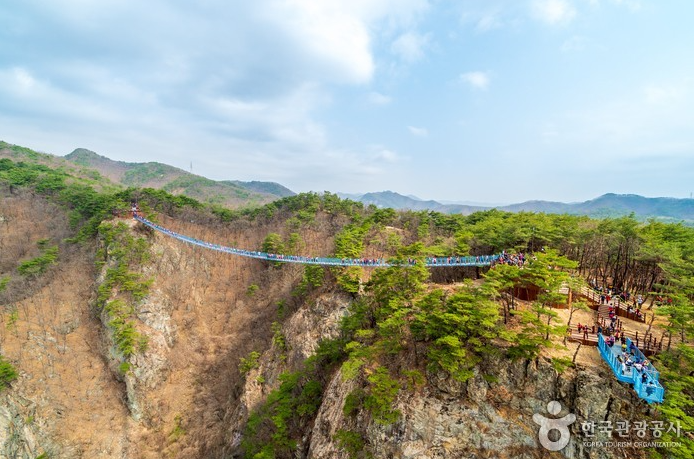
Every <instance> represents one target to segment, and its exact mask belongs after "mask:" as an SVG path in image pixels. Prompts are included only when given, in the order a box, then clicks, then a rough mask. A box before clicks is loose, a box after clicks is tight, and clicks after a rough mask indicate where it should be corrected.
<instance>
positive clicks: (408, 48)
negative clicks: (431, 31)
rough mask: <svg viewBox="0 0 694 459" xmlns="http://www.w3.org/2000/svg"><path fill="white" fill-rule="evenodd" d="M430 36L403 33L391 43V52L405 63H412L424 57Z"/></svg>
mask: <svg viewBox="0 0 694 459" xmlns="http://www.w3.org/2000/svg"><path fill="white" fill-rule="evenodd" d="M429 41H430V35H428V34H427V35H421V34H418V33H415V32H411V31H410V32H405V33H403V34H402V35H400V36H399V37H398V38H396V39H395V41H393V44H392V45H391V48H390V49H391V51H392V52H393V54H395V55H396V56H398V57H399V58H400V59H402V60H403V61H405V62H407V63H413V62H417V61H418V60H420V59H421V58H422V57H424V51H425V49H426V47H427V46H428V45H429Z"/></svg>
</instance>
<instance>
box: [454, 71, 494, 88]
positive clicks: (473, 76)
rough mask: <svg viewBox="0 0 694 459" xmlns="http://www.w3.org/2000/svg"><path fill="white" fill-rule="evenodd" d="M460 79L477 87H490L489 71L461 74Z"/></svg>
mask: <svg viewBox="0 0 694 459" xmlns="http://www.w3.org/2000/svg"><path fill="white" fill-rule="evenodd" d="M460 80H461V81H463V82H465V83H467V84H469V85H470V86H472V87H473V88H475V89H487V88H488V87H489V80H490V78H489V75H488V74H487V72H480V71H476V72H467V73H463V74H461V75H460Z"/></svg>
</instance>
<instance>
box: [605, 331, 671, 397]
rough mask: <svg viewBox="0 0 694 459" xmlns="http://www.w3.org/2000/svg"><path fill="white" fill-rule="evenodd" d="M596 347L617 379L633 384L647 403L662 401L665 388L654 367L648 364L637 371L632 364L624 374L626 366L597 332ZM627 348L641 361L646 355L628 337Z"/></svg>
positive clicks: (637, 392)
mask: <svg viewBox="0 0 694 459" xmlns="http://www.w3.org/2000/svg"><path fill="white" fill-rule="evenodd" d="M617 345H618V344H617V343H615V344H614V346H617ZM598 349H599V351H600V355H601V356H602V358H603V359H604V360H605V361H606V362H607V364H608V365H609V366H610V368H611V369H612V372H613V373H614V375H615V377H616V378H617V379H618V380H619V381H621V382H625V383H629V384H631V385H633V386H634V391H636V394H637V395H638V396H639V397H640V398H642V399H644V400H646V401H647V402H649V403H653V402H656V403H662V402H663V399H664V397H665V388H664V387H663V386H662V385H661V384H660V382H659V378H660V373H658V371H656V369H655V368H653V367H652V366H650V365H649V367H648V368H643V369H641V371H638V370H637V369H636V368H635V367H634V366H633V365H632V366H631V368H630V371H629V374H625V372H624V370H625V368H627V367H626V365H625V364H624V363H623V362H620V361H619V359H617V356H616V355H615V353H614V352H612V348H611V347H610V346H608V345H607V342H606V341H605V338H604V337H603V336H602V333H598ZM627 349H632V350H633V351H634V354H635V356H636V357H638V358H639V359H640V361H641V362H644V361H645V360H646V357H645V356H644V355H643V353H642V352H641V351H640V350H639V348H638V347H635V348H633V347H631V340H630V339H629V338H627Z"/></svg>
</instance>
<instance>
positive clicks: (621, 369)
mask: <svg viewBox="0 0 694 459" xmlns="http://www.w3.org/2000/svg"><path fill="white" fill-rule="evenodd" d="M132 215H133V218H134V219H135V220H137V221H138V222H140V223H142V224H143V225H145V226H147V227H149V228H151V229H153V230H154V231H158V232H160V233H162V234H164V235H166V236H169V237H172V238H174V239H178V240H179V241H183V242H186V243H188V244H192V245H196V246H199V247H203V248H205V249H209V250H214V251H217V252H223V253H229V254H232V255H238V256H241V257H247V258H255V259H259V260H266V261H271V262H278V263H298V264H304V265H321V266H362V267H371V268H379V267H391V266H407V265H414V264H415V263H420V262H419V261H416V260H414V259H409V260H394V259H389V260H386V259H383V258H330V257H305V256H299V255H282V254H274V253H267V252H261V251H253V250H244V249H238V248H235V247H227V246H223V245H220V244H213V243H210V242H206V241H202V240H200V239H196V238H193V237H190V236H186V235H183V234H180V233H177V232H175V231H171V230H170V229H168V228H164V227H163V226H160V225H158V224H156V223H154V222H151V221H149V220H147V219H146V218H144V217H143V216H142V215H140V214H139V213H138V212H136V211H133V212H132ZM504 260H505V253H499V254H495V255H481V256H463V257H461V256H451V257H427V258H425V259H424V261H423V263H424V265H425V266H427V267H431V268H436V267H454V266H473V267H474V266H492V265H494V264H495V263H503V262H504ZM626 341H627V345H628V349H630V350H631V351H632V352H633V354H630V355H631V356H634V357H636V358H637V359H639V361H644V360H645V359H646V357H645V356H644V355H643V353H642V352H641V351H640V350H639V349H638V348H637V347H636V346H635V345H632V343H631V340H630V339H629V338H627V339H626ZM598 348H599V350H600V355H601V356H602V358H603V359H604V360H605V361H606V362H607V364H608V365H609V366H610V368H611V369H612V371H613V372H614V374H615V377H616V378H617V379H618V380H619V381H621V382H626V383H629V384H631V385H632V386H633V387H634V390H635V391H636V393H637V394H638V396H639V397H640V398H642V399H644V400H646V401H647V402H649V403H652V402H656V403H662V401H663V396H664V392H665V391H664V389H663V386H662V385H660V382H659V373H658V372H657V371H656V370H655V368H653V367H652V366H650V367H648V368H642V369H640V370H639V371H637V370H636V369H632V368H631V366H627V364H626V363H624V362H626V355H622V353H621V348H620V346H619V345H614V346H610V345H608V344H607V343H606V341H605V339H604V338H603V336H602V334H600V333H598Z"/></svg>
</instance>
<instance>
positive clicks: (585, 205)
mask: <svg viewBox="0 0 694 459" xmlns="http://www.w3.org/2000/svg"><path fill="white" fill-rule="evenodd" d="M338 195H339V196H341V197H348V198H350V199H354V200H357V201H361V202H363V203H364V204H373V205H375V206H377V207H392V208H394V209H409V210H433V211H436V212H443V213H450V214H463V215H469V214H471V213H473V212H477V211H480V210H488V209H493V208H495V209H499V210H503V211H507V212H521V211H526V212H545V213H551V214H573V215H588V216H591V217H598V218H599V217H617V216H622V215H629V214H631V213H634V215H635V216H636V217H638V218H641V219H645V218H656V219H660V220H664V221H683V222H684V223H686V224H689V225H692V224H694V199H677V198H646V197H643V196H639V195H635V194H614V193H608V194H604V195H602V196H599V197H597V198H595V199H591V200H589V201H584V202H576V203H564V202H554V201H526V202H522V203H519V204H510V205H504V206H476V205H465V204H443V203H440V202H438V201H433V200H429V201H423V200H421V199H417V198H414V197H411V196H403V195H401V194H398V193H395V192H393V191H381V192H376V193H366V194H363V195H358V194H351V195H348V194H341V193H338Z"/></svg>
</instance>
